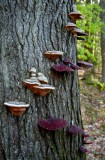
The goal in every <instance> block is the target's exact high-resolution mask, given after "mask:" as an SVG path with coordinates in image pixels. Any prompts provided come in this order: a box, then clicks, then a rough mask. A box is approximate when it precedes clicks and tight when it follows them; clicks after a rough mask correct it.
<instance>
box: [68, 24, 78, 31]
mask: <svg viewBox="0 0 105 160" xmlns="http://www.w3.org/2000/svg"><path fill="white" fill-rule="evenodd" d="M74 27H76V24H74V23H72V22H68V23H67V25H66V30H67V31H71V30H72V29H73V28H74Z"/></svg>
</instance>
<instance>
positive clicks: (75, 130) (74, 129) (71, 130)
mask: <svg viewBox="0 0 105 160" xmlns="http://www.w3.org/2000/svg"><path fill="white" fill-rule="evenodd" d="M68 133H70V134H72V135H75V136H76V135H78V134H83V129H82V128H80V127H78V126H77V125H72V126H71V127H70V128H69V130H68Z"/></svg>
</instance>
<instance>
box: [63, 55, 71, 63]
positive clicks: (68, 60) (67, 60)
mask: <svg viewBox="0 0 105 160" xmlns="http://www.w3.org/2000/svg"><path fill="white" fill-rule="evenodd" d="M63 63H64V64H70V63H71V59H70V58H68V57H66V58H64V60H63Z"/></svg>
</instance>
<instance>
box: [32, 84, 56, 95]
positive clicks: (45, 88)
mask: <svg viewBox="0 0 105 160" xmlns="http://www.w3.org/2000/svg"><path fill="white" fill-rule="evenodd" d="M54 89H55V87H53V86H51V85H48V84H41V85H40V86H34V87H33V92H34V93H36V94H39V95H41V96H45V95H46V94H48V93H49V92H51V91H52V90H54Z"/></svg>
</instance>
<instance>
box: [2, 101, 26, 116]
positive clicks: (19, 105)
mask: <svg viewBox="0 0 105 160" xmlns="http://www.w3.org/2000/svg"><path fill="white" fill-rule="evenodd" d="M4 105H5V106H7V107H8V109H9V110H10V111H11V113H12V114H13V115H15V116H21V115H22V114H23V113H24V112H25V111H26V108H27V107H29V104H26V103H25V102H18V101H9V102H5V103H4Z"/></svg>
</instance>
